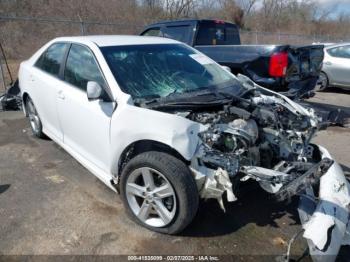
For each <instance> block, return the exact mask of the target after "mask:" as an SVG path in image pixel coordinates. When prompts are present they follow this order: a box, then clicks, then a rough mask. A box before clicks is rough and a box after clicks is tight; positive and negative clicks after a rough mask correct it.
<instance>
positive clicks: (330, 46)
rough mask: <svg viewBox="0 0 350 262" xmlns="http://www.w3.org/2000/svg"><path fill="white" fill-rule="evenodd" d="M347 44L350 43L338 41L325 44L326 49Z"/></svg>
mask: <svg viewBox="0 0 350 262" xmlns="http://www.w3.org/2000/svg"><path fill="white" fill-rule="evenodd" d="M346 45H350V43H347V42H344V43H337V44H331V45H327V46H325V47H326V49H331V48H333V47H339V46H346Z"/></svg>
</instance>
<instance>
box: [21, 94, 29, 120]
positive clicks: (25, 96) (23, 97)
mask: <svg viewBox="0 0 350 262" xmlns="http://www.w3.org/2000/svg"><path fill="white" fill-rule="evenodd" d="M28 97H30V96H29V94H28V93H27V92H23V94H22V103H23V112H24V115H25V116H26V117H27V116H28V112H27V109H26V105H25V104H26V102H27V99H28Z"/></svg>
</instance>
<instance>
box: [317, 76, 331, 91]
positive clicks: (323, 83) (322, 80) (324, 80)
mask: <svg viewBox="0 0 350 262" xmlns="http://www.w3.org/2000/svg"><path fill="white" fill-rule="evenodd" d="M328 85H329V81H328V76H327V74H326V73H324V72H321V73H320V76H319V78H318V81H317V88H316V91H318V92H322V91H325V90H326V89H327V88H328Z"/></svg>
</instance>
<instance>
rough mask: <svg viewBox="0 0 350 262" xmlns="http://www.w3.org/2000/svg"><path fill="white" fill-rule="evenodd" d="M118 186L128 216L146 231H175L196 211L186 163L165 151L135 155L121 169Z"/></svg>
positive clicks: (196, 204) (184, 225) (194, 190)
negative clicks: (146, 229)
mask: <svg viewBox="0 0 350 262" xmlns="http://www.w3.org/2000/svg"><path fill="white" fill-rule="evenodd" d="M120 185H121V187H120V190H121V197H122V200H123V203H124V206H125V209H126V211H127V213H128V215H129V216H130V218H131V219H132V220H134V221H135V222H137V223H138V224H140V225H142V226H144V227H146V228H148V229H150V230H153V231H156V232H160V233H165V234H176V233H179V232H180V231H182V230H183V229H184V228H185V227H186V226H187V225H188V224H189V223H191V221H192V220H193V218H194V216H195V215H196V213H197V209H198V202H199V197H198V190H197V186H196V182H195V180H194V178H193V176H192V174H191V172H190V170H189V168H188V167H187V165H186V164H185V163H184V162H182V161H180V160H179V159H177V158H175V157H174V156H171V155H169V154H166V153H162V152H155V151H150V152H145V153H142V154H140V155H137V156H136V157H134V158H133V159H131V160H130V161H129V162H128V163H127V164H126V166H125V168H124V169H123V171H122V174H121V181H120Z"/></svg>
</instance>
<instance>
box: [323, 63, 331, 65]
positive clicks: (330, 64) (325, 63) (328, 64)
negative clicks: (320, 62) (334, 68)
mask: <svg viewBox="0 0 350 262" xmlns="http://www.w3.org/2000/svg"><path fill="white" fill-rule="evenodd" d="M324 64H325V65H332V62H325V63H324Z"/></svg>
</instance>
